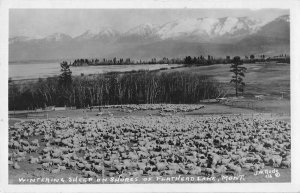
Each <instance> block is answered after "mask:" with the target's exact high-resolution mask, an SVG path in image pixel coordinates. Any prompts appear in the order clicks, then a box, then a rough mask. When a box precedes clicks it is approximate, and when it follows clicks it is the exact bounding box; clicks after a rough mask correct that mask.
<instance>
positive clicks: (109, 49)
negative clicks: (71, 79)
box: [9, 15, 290, 61]
mask: <svg viewBox="0 0 300 193" xmlns="http://www.w3.org/2000/svg"><path fill="white" fill-rule="evenodd" d="M289 41H290V23H289V16H288V15H283V16H280V17H278V18H276V19H274V20H273V21H270V22H269V23H266V24H265V23H262V22H261V21H259V20H256V19H253V18H249V17H225V18H196V19H181V20H176V21H171V22H168V23H165V24H163V25H161V26H156V25H153V24H149V23H146V24H142V25H139V26H136V27H134V28H132V29H130V30H128V31H127V32H125V33H120V32H118V31H116V30H114V29H111V28H103V29H101V30H100V31H99V32H91V31H86V32H84V33H83V34H81V35H79V36H77V37H74V38H72V37H71V36H69V35H67V34H62V33H55V34H52V35H50V36H47V37H45V38H40V39H35V38H30V37H24V36H22V37H13V38H10V39H9V43H10V44H9V60H10V61H20V60H51V59H69V58H80V57H100V58H101V57H114V56H116V57H131V58H134V59H139V58H145V59H147V58H151V57H182V56H186V55H195V56H196V55H200V54H201V55H208V54H210V55H214V56H223V57H224V56H225V55H241V54H243V55H244V54H245V55H249V54H256V53H270V54H276V53H288V52H289V45H290V42H289Z"/></svg>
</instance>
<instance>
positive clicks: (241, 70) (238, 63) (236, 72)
mask: <svg viewBox="0 0 300 193" xmlns="http://www.w3.org/2000/svg"><path fill="white" fill-rule="evenodd" d="M242 65H243V61H242V60H241V59H240V57H239V56H235V57H234V58H233V64H231V66H230V72H233V76H232V79H231V80H230V83H233V84H234V87H235V96H238V92H244V87H245V85H246V84H245V83H244V81H243V77H245V72H246V71H247V68H245V67H243V66H242Z"/></svg>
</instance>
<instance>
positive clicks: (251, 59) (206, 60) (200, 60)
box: [69, 54, 290, 66]
mask: <svg viewBox="0 0 300 193" xmlns="http://www.w3.org/2000/svg"><path fill="white" fill-rule="evenodd" d="M241 60H242V61H243V62H244V63H255V62H279V63H290V57H289V55H286V54H280V55H278V56H272V57H271V56H269V57H268V56H266V55H258V56H254V55H250V56H244V57H242V58H241ZM232 62H233V57H230V56H226V57H225V58H220V57H219V58H215V57H213V56H211V55H207V57H204V56H202V55H201V56H197V57H196V56H186V57H184V58H167V57H164V58H162V59H157V58H151V59H150V60H133V59H130V58H126V59H123V58H116V57H114V58H112V59H109V58H103V59H102V60H100V59H98V58H95V59H86V58H81V59H76V60H74V61H73V62H70V64H69V65H70V66H101V65H135V64H184V65H186V66H189V65H199V66H206V65H213V64H229V63H232Z"/></svg>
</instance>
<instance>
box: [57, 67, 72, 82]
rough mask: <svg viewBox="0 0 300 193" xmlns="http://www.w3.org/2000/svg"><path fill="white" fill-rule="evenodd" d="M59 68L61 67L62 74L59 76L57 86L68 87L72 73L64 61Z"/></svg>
mask: <svg viewBox="0 0 300 193" xmlns="http://www.w3.org/2000/svg"><path fill="white" fill-rule="evenodd" d="M60 67H61V70H60V71H61V72H62V73H61V74H60V76H59V84H60V85H62V86H64V87H68V86H70V85H71V84H72V71H71V69H70V66H69V65H68V63H67V62H66V61H63V62H62V63H60Z"/></svg>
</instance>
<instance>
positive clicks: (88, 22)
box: [9, 9, 289, 38]
mask: <svg viewBox="0 0 300 193" xmlns="http://www.w3.org/2000/svg"><path fill="white" fill-rule="evenodd" d="M286 14H289V10H287V9H258V10H250V9H10V11H9V36H10V37H15V36H29V37H35V38H42V37H45V36H47V35H51V34H53V33H65V34H68V35H70V36H72V37H75V36H78V35H80V34H82V33H84V32H85V31H87V30H91V31H92V32H98V31H99V30H100V29H101V28H105V27H110V28H112V29H116V30H118V31H120V32H125V31H127V30H129V29H131V28H133V27H135V26H137V25H140V24H144V23H152V24H155V25H162V24H164V23H167V22H170V21H174V20H178V19H186V18H201V17H212V18H220V17H228V16H231V17H245V16H248V17H253V18H257V19H261V20H263V21H264V20H265V21H269V20H272V19H274V18H276V17H278V16H281V15H286Z"/></svg>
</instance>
